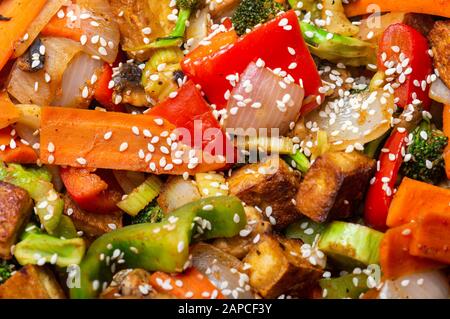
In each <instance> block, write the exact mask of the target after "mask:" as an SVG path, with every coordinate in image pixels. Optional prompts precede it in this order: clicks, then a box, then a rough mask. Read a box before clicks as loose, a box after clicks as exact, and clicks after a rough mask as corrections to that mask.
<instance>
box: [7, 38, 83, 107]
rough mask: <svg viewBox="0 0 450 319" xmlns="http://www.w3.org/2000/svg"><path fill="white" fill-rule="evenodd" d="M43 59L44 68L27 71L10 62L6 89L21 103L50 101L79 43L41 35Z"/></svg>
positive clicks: (79, 49)
mask: <svg viewBox="0 0 450 319" xmlns="http://www.w3.org/2000/svg"><path fill="white" fill-rule="evenodd" d="M42 44H43V45H44V46H45V55H46V61H45V65H44V68H43V69H42V70H40V71H38V72H34V73H30V72H25V71H22V70H20V69H19V67H18V66H17V62H16V63H15V65H14V66H13V69H12V71H11V74H10V78H9V82H8V86H7V88H8V92H9V94H11V95H12V96H13V97H15V98H16V99H17V100H18V101H19V102H20V103H22V104H37V105H50V104H51V102H52V101H53V99H54V98H55V96H56V91H57V89H58V88H59V87H60V85H61V81H62V78H63V74H64V71H65V70H66V68H67V66H68V65H69V63H70V61H71V60H72V59H73V58H74V57H75V56H76V55H77V54H78V53H79V52H80V51H81V45H80V44H79V43H77V42H75V41H72V40H69V39H65V38H52V37H49V38H42Z"/></svg>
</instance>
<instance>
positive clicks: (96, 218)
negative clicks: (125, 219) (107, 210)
mask: <svg viewBox="0 0 450 319" xmlns="http://www.w3.org/2000/svg"><path fill="white" fill-rule="evenodd" d="M64 214H65V215H67V216H70V218H71V219H72V221H73V223H74V225H75V228H76V229H77V230H81V231H82V232H83V233H84V234H85V235H87V236H90V237H98V236H101V235H103V234H105V233H108V232H110V231H112V230H114V229H118V228H121V227H122V215H123V213H122V212H119V211H118V212H117V213H113V214H93V213H88V212H86V211H84V210H82V209H81V208H80V207H79V206H78V205H77V204H76V203H75V202H74V201H73V200H72V199H71V198H70V196H69V195H67V194H66V195H65V196H64Z"/></svg>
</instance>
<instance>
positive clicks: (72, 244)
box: [14, 233, 86, 267]
mask: <svg viewBox="0 0 450 319" xmlns="http://www.w3.org/2000/svg"><path fill="white" fill-rule="evenodd" d="M85 250H86V244H85V242H84V240H83V239H82V238H74V239H60V238H56V237H53V236H50V235H47V234H37V233H28V234H27V235H26V236H25V239H24V240H22V241H21V242H19V243H18V244H17V245H16V247H15V249H14V256H15V257H16V259H17V261H18V262H19V264H21V265H27V264H34V265H41V264H43V263H51V264H56V265H57V266H59V267H67V266H69V265H72V264H79V263H80V262H81V260H82V258H83V255H84V252H85Z"/></svg>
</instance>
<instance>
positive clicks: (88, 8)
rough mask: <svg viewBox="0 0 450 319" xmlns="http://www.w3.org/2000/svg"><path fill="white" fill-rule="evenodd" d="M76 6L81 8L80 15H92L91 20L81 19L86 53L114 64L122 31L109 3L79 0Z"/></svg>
mask: <svg viewBox="0 0 450 319" xmlns="http://www.w3.org/2000/svg"><path fill="white" fill-rule="evenodd" d="M76 5H77V6H79V7H80V8H81V10H80V11H81V13H80V15H81V14H90V15H91V17H90V18H89V19H80V24H81V25H80V27H81V29H82V30H83V32H84V35H85V36H86V37H87V42H86V44H85V45H84V46H83V48H84V50H85V52H86V53H88V54H91V55H93V56H98V57H100V58H101V59H102V60H104V61H106V62H108V63H113V62H114V61H115V60H116V58H117V54H118V52H119V41H120V31H119V25H118V24H117V22H116V19H115V18H114V16H113V14H112V10H111V6H110V4H109V1H108V0H77V4H76ZM75 12H76V11H75ZM105 44H106V45H105Z"/></svg>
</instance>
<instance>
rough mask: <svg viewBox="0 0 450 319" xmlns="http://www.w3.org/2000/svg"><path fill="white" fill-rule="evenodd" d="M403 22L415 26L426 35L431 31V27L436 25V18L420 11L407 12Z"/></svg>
mask: <svg viewBox="0 0 450 319" xmlns="http://www.w3.org/2000/svg"><path fill="white" fill-rule="evenodd" d="M403 23H404V24H407V25H409V26H410V27H413V28H414V29H416V30H417V31H419V32H420V33H422V34H423V35H424V36H427V35H428V33H430V31H431V29H433V26H434V19H433V17H432V16H430V15H428V14H420V13H412V12H411V13H406V14H405V17H404V19H403Z"/></svg>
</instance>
